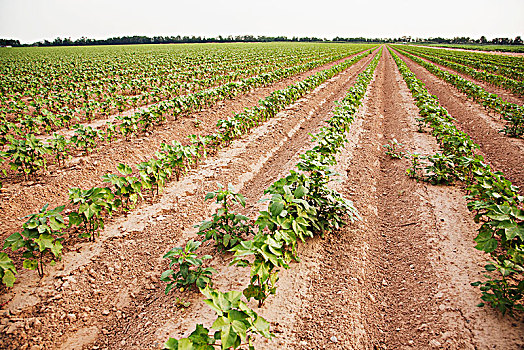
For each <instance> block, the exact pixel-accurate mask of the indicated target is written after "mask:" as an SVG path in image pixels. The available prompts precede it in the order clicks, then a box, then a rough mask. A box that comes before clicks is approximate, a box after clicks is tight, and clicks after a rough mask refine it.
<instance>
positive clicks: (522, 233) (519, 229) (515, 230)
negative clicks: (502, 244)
mask: <svg viewBox="0 0 524 350" xmlns="http://www.w3.org/2000/svg"><path fill="white" fill-rule="evenodd" d="M505 231H506V239H507V240H508V241H509V240H512V239H513V238H515V237H517V236H518V237H519V238H520V239H521V240H524V227H523V226H517V225H515V226H513V227H510V228H506V229H505Z"/></svg>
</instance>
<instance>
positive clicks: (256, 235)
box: [162, 53, 381, 350]
mask: <svg viewBox="0 0 524 350" xmlns="http://www.w3.org/2000/svg"><path fill="white" fill-rule="evenodd" d="M380 55H381V53H378V54H377V55H376V56H375V58H374V59H373V60H372V62H371V63H370V64H369V65H368V67H367V68H366V70H365V71H364V72H362V73H361V74H359V76H358V79H357V81H356V83H355V84H354V86H353V87H352V88H351V89H350V90H349V91H348V93H347V94H346V96H345V97H344V98H343V99H342V100H341V101H340V103H339V104H338V106H337V107H336V108H335V110H334V115H333V117H332V118H331V119H329V120H328V121H327V124H328V126H327V127H323V128H322V129H321V131H320V132H319V133H318V134H316V135H314V136H313V139H312V141H313V142H314V143H316V146H315V147H313V148H312V149H311V150H309V151H306V152H305V153H303V154H302V155H301V156H300V158H301V160H300V162H299V163H298V164H297V166H296V167H297V170H298V171H290V173H289V174H288V175H287V176H285V177H283V178H281V179H279V180H277V181H276V182H274V183H273V184H272V185H271V186H270V187H269V188H268V189H267V190H265V192H264V193H265V194H266V195H270V196H271V199H270V200H269V205H268V210H264V211H260V212H259V214H258V217H257V218H256V219H254V220H250V219H249V218H248V217H246V216H244V215H242V214H237V213H235V212H233V211H232V210H231V205H232V204H240V205H241V206H244V205H245V199H244V197H243V196H242V195H240V194H238V193H235V192H234V191H233V188H231V187H229V188H227V189H225V188H223V187H221V188H219V190H218V191H216V192H211V193H209V194H208V195H207V196H206V200H208V199H215V201H216V203H218V204H220V205H221V207H220V208H219V209H218V210H217V212H216V213H215V214H214V215H213V218H212V220H210V221H204V222H203V223H202V224H201V225H200V226H199V234H201V235H205V238H204V240H209V239H212V240H214V242H215V244H216V246H217V248H219V249H223V250H229V251H231V252H234V257H233V259H232V261H231V263H230V265H237V266H239V267H249V268H250V279H249V281H250V282H249V285H248V286H247V287H246V288H245V289H244V290H243V291H228V292H220V291H218V290H216V289H213V288H212V279H211V277H212V273H213V272H214V269H213V268H210V267H208V268H203V267H202V262H203V259H206V258H209V257H207V256H204V257H203V258H202V259H198V258H197V254H196V253H195V251H196V249H197V248H198V246H199V245H200V242H194V241H192V240H191V241H189V242H188V243H187V244H186V246H185V247H182V248H179V247H177V248H174V249H172V250H170V251H169V252H168V253H167V254H166V255H165V258H168V259H170V260H171V264H170V267H173V266H174V265H178V266H177V267H178V270H177V271H176V270H175V269H169V270H167V271H165V272H164V273H163V274H162V280H163V281H165V282H169V284H168V286H167V287H166V293H168V292H169V291H170V290H171V289H173V288H174V287H175V286H176V287H178V288H184V287H191V286H192V285H193V284H195V283H196V285H197V286H198V287H199V289H200V291H201V293H202V294H203V295H204V296H205V297H206V298H207V299H205V300H204V302H205V303H206V304H207V305H208V306H210V307H211V309H213V311H215V312H216V320H215V321H214V322H213V324H212V325H211V327H210V328H206V327H204V325H202V324H199V325H197V326H196V328H195V330H194V331H193V332H192V333H191V334H190V335H189V336H188V337H187V338H182V339H178V340H177V339H174V338H170V339H169V340H168V341H167V343H166V344H165V349H172V350H181V349H188V350H190V349H191V350H192V349H195V350H196V349H209V350H212V349H214V348H215V347H220V348H221V349H237V348H239V347H240V346H242V345H244V344H245V345H248V346H249V348H250V349H254V343H253V341H254V336H255V335H260V336H263V337H266V338H271V337H273V336H274V335H273V334H271V332H270V324H269V323H268V322H267V321H266V320H264V319H263V318H262V317H260V316H259V315H258V314H257V313H256V312H255V311H253V310H252V309H251V308H249V307H248V305H247V303H246V302H245V301H243V300H242V296H243V297H244V298H245V299H246V300H247V301H250V300H251V299H254V300H256V301H258V306H259V307H260V306H262V305H263V303H264V302H265V300H266V299H267V298H268V297H269V296H270V295H271V294H275V293H276V288H277V282H278V273H279V271H280V270H281V269H287V268H289V264H290V263H291V262H293V261H295V262H299V261H300V259H299V257H298V255H297V245H298V244H299V242H305V241H306V239H308V238H313V237H315V236H320V237H323V236H324V235H325V234H328V233H334V232H335V231H336V230H338V229H340V228H341V227H343V226H344V225H345V224H346V222H345V219H346V218H349V219H350V220H351V221H353V220H355V219H358V218H359V216H358V213H357V211H356V209H355V208H354V207H353V204H352V203H351V202H350V201H349V200H347V199H345V198H344V197H342V195H340V194H339V193H337V192H336V191H334V190H332V189H331V188H329V187H328V183H329V182H330V181H332V180H333V178H332V177H333V176H335V175H336V174H335V173H334V172H333V171H332V170H330V168H329V167H330V166H332V165H334V164H336V155H337V154H338V153H339V152H340V151H341V150H342V148H343V147H344V144H345V143H346V142H347V139H346V132H347V131H348V130H349V126H350V124H351V123H352V122H353V120H354V117H355V115H356V113H357V111H358V108H359V106H360V105H361V103H362V98H363V96H364V94H365V92H366V89H367V86H368V84H369V82H370V81H371V79H372V77H373V73H374V70H375V68H376V66H377V64H378V61H379V59H380ZM250 222H254V224H250ZM246 235H250V236H251V235H252V236H253V237H252V238H251V239H247V240H244V239H243V238H244V237H245V236H246ZM212 330H214V332H212Z"/></svg>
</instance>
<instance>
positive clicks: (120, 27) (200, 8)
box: [0, 0, 524, 43]
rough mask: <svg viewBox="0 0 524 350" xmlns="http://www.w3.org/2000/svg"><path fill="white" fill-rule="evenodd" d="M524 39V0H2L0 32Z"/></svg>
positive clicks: (28, 38)
mask: <svg viewBox="0 0 524 350" xmlns="http://www.w3.org/2000/svg"><path fill="white" fill-rule="evenodd" d="M125 35H146V36H176V35H182V36H183V35H190V36H191V35H195V36H206V37H216V36H218V35H222V36H227V35H255V36H257V35H268V36H277V35H285V36H288V37H292V36H299V37H303V36H315V37H320V38H328V39H332V38H333V37H335V36H340V37H368V38H391V37H400V36H404V35H405V36H411V37H412V38H417V37H421V38H427V37H438V36H440V37H446V38H453V37H456V36H469V37H471V38H475V39H478V38H480V36H482V35H484V36H486V38H487V39H492V38H495V37H509V38H515V37H516V36H517V35H520V36H521V37H523V38H524V0H434V1H425V0H392V1H387V0H367V1H366V0H359V1H354V0H346V1H344V0H341V1H335V0H316V1H311V0H291V1H286V0H264V1H260V0H258V1H251V0H198V1H187V0H186V1H179V0H171V1H169V0H147V1H138V0H0V38H6V39H18V40H20V41H21V42H22V43H33V42H36V41H40V40H44V39H47V40H53V39H54V38H56V37H61V38H68V37H69V38H71V39H73V40H76V39H78V38H80V37H82V36H86V37H88V38H94V39H105V38H109V37H114V36H125Z"/></svg>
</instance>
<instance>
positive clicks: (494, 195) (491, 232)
mask: <svg viewBox="0 0 524 350" xmlns="http://www.w3.org/2000/svg"><path fill="white" fill-rule="evenodd" d="M392 55H393V58H394V59H395V62H396V63H397V66H398V68H399V70H400V72H401V74H402V76H403V77H404V80H405V81H406V83H407V85H408V87H409V89H410V90H411V93H412V95H413V98H414V99H415V101H416V105H417V107H418V108H419V110H420V116H421V117H422V118H423V122H424V123H425V125H426V126H428V127H429V128H430V129H431V133H432V135H433V136H435V137H436V138H437V141H438V143H439V145H440V148H441V153H437V154H435V155H433V156H431V157H429V158H428V159H429V161H430V162H431V165H430V166H429V167H428V168H427V170H429V173H430V175H429V176H430V177H431V180H432V182H433V183H450V182H453V181H455V180H457V181H462V182H464V183H465V185H466V190H467V193H468V195H467V196H466V199H467V202H468V203H467V205H468V208H469V209H470V210H471V211H473V212H474V213H475V221H476V222H478V223H481V226H480V228H479V229H478V235H477V237H476V238H475V242H476V243H477V245H476V247H475V248H477V249H478V250H481V251H484V252H486V253H489V254H490V255H491V258H492V259H493V261H491V262H490V263H489V264H488V265H486V266H485V269H486V272H487V273H488V274H487V275H485V277H486V280H484V281H478V282H475V283H473V285H474V286H480V289H481V291H482V300H483V301H484V302H485V303H489V304H491V305H492V306H493V307H494V308H497V309H499V310H500V311H501V312H503V313H505V312H508V311H509V312H510V313H513V312H514V311H517V310H518V311H523V310H524V305H523V304H522V297H523V296H524V210H523V202H524V197H523V196H521V195H519V193H518V188H517V187H516V186H514V185H513V184H512V183H511V182H510V181H509V180H507V179H506V178H505V177H504V175H503V173H501V172H498V171H493V170H492V169H491V168H490V166H489V165H487V164H486V163H485V162H484V159H483V157H482V156H481V155H478V154H476V152H475V151H476V149H478V148H479V146H478V145H477V144H475V143H474V142H473V141H472V140H471V138H470V137H469V135H468V134H466V133H464V132H462V131H459V130H458V129H457V128H456V127H455V125H454V123H453V122H454V119H453V117H452V116H451V115H450V114H449V113H448V111H447V110H446V109H445V108H443V107H442V106H440V105H439V102H438V99H437V98H436V97H435V96H432V95H431V94H430V93H429V92H428V91H427V89H426V88H425V86H424V84H423V83H422V82H421V81H420V80H418V79H417V78H416V76H415V74H413V73H412V72H411V71H410V70H409V68H408V67H407V65H406V64H405V62H404V61H402V60H401V59H400V58H399V57H398V56H397V55H396V54H395V53H393V52H392ZM417 158H419V157H418V156H414V157H413V156H412V162H413V168H412V169H409V171H408V173H410V174H411V175H412V176H416V173H417V171H418V170H419V169H417ZM483 305H484V303H481V304H479V306H483Z"/></svg>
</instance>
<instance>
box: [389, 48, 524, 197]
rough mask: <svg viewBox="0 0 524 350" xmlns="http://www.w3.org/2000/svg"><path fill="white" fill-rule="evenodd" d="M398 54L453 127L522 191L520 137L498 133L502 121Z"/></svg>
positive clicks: (522, 143)
mask: <svg viewBox="0 0 524 350" xmlns="http://www.w3.org/2000/svg"><path fill="white" fill-rule="evenodd" d="M399 57H401V58H402V59H403V60H404V62H406V64H407V66H408V67H409V69H410V70H411V71H412V72H413V73H415V75H416V76H417V78H418V79H420V80H421V81H422V82H423V83H424V84H425V85H426V87H427V89H428V91H429V92H430V93H431V94H433V95H435V96H437V97H438V98H439V101H440V104H441V105H442V106H443V107H445V108H446V109H447V110H448V112H449V113H450V114H451V115H452V116H453V117H454V118H455V119H456V122H455V125H456V126H457V128H459V129H460V130H462V131H464V132H466V133H467V134H469V136H470V137H471V139H472V140H473V141H474V142H475V143H477V144H478V145H479V146H480V153H481V154H482V155H483V156H484V158H485V159H486V161H487V162H488V163H489V164H491V165H492V166H493V168H494V169H495V170H498V171H502V172H504V175H505V176H506V177H507V178H508V179H509V180H510V181H512V182H513V184H515V185H516V186H518V187H520V191H521V193H524V166H523V164H524V139H516V138H510V137H507V136H504V135H503V134H501V133H500V132H499V130H501V129H502V123H500V122H495V121H494V118H493V117H491V116H489V115H488V114H487V112H486V111H485V110H484V108H482V107H481V106H480V105H478V104H477V103H475V102H473V101H471V100H468V99H467V97H466V95H465V94H463V93H460V92H459V91H458V90H457V89H455V88H454V87H453V86H452V85H450V84H448V83H446V82H445V81H443V80H440V79H439V78H437V77H436V76H434V75H433V74H431V73H430V72H428V71H427V70H426V69H425V68H423V67H421V66H419V65H418V64H416V63H414V62H413V61H412V60H410V59H409V58H407V57H405V56H403V55H402V54H399Z"/></svg>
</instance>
